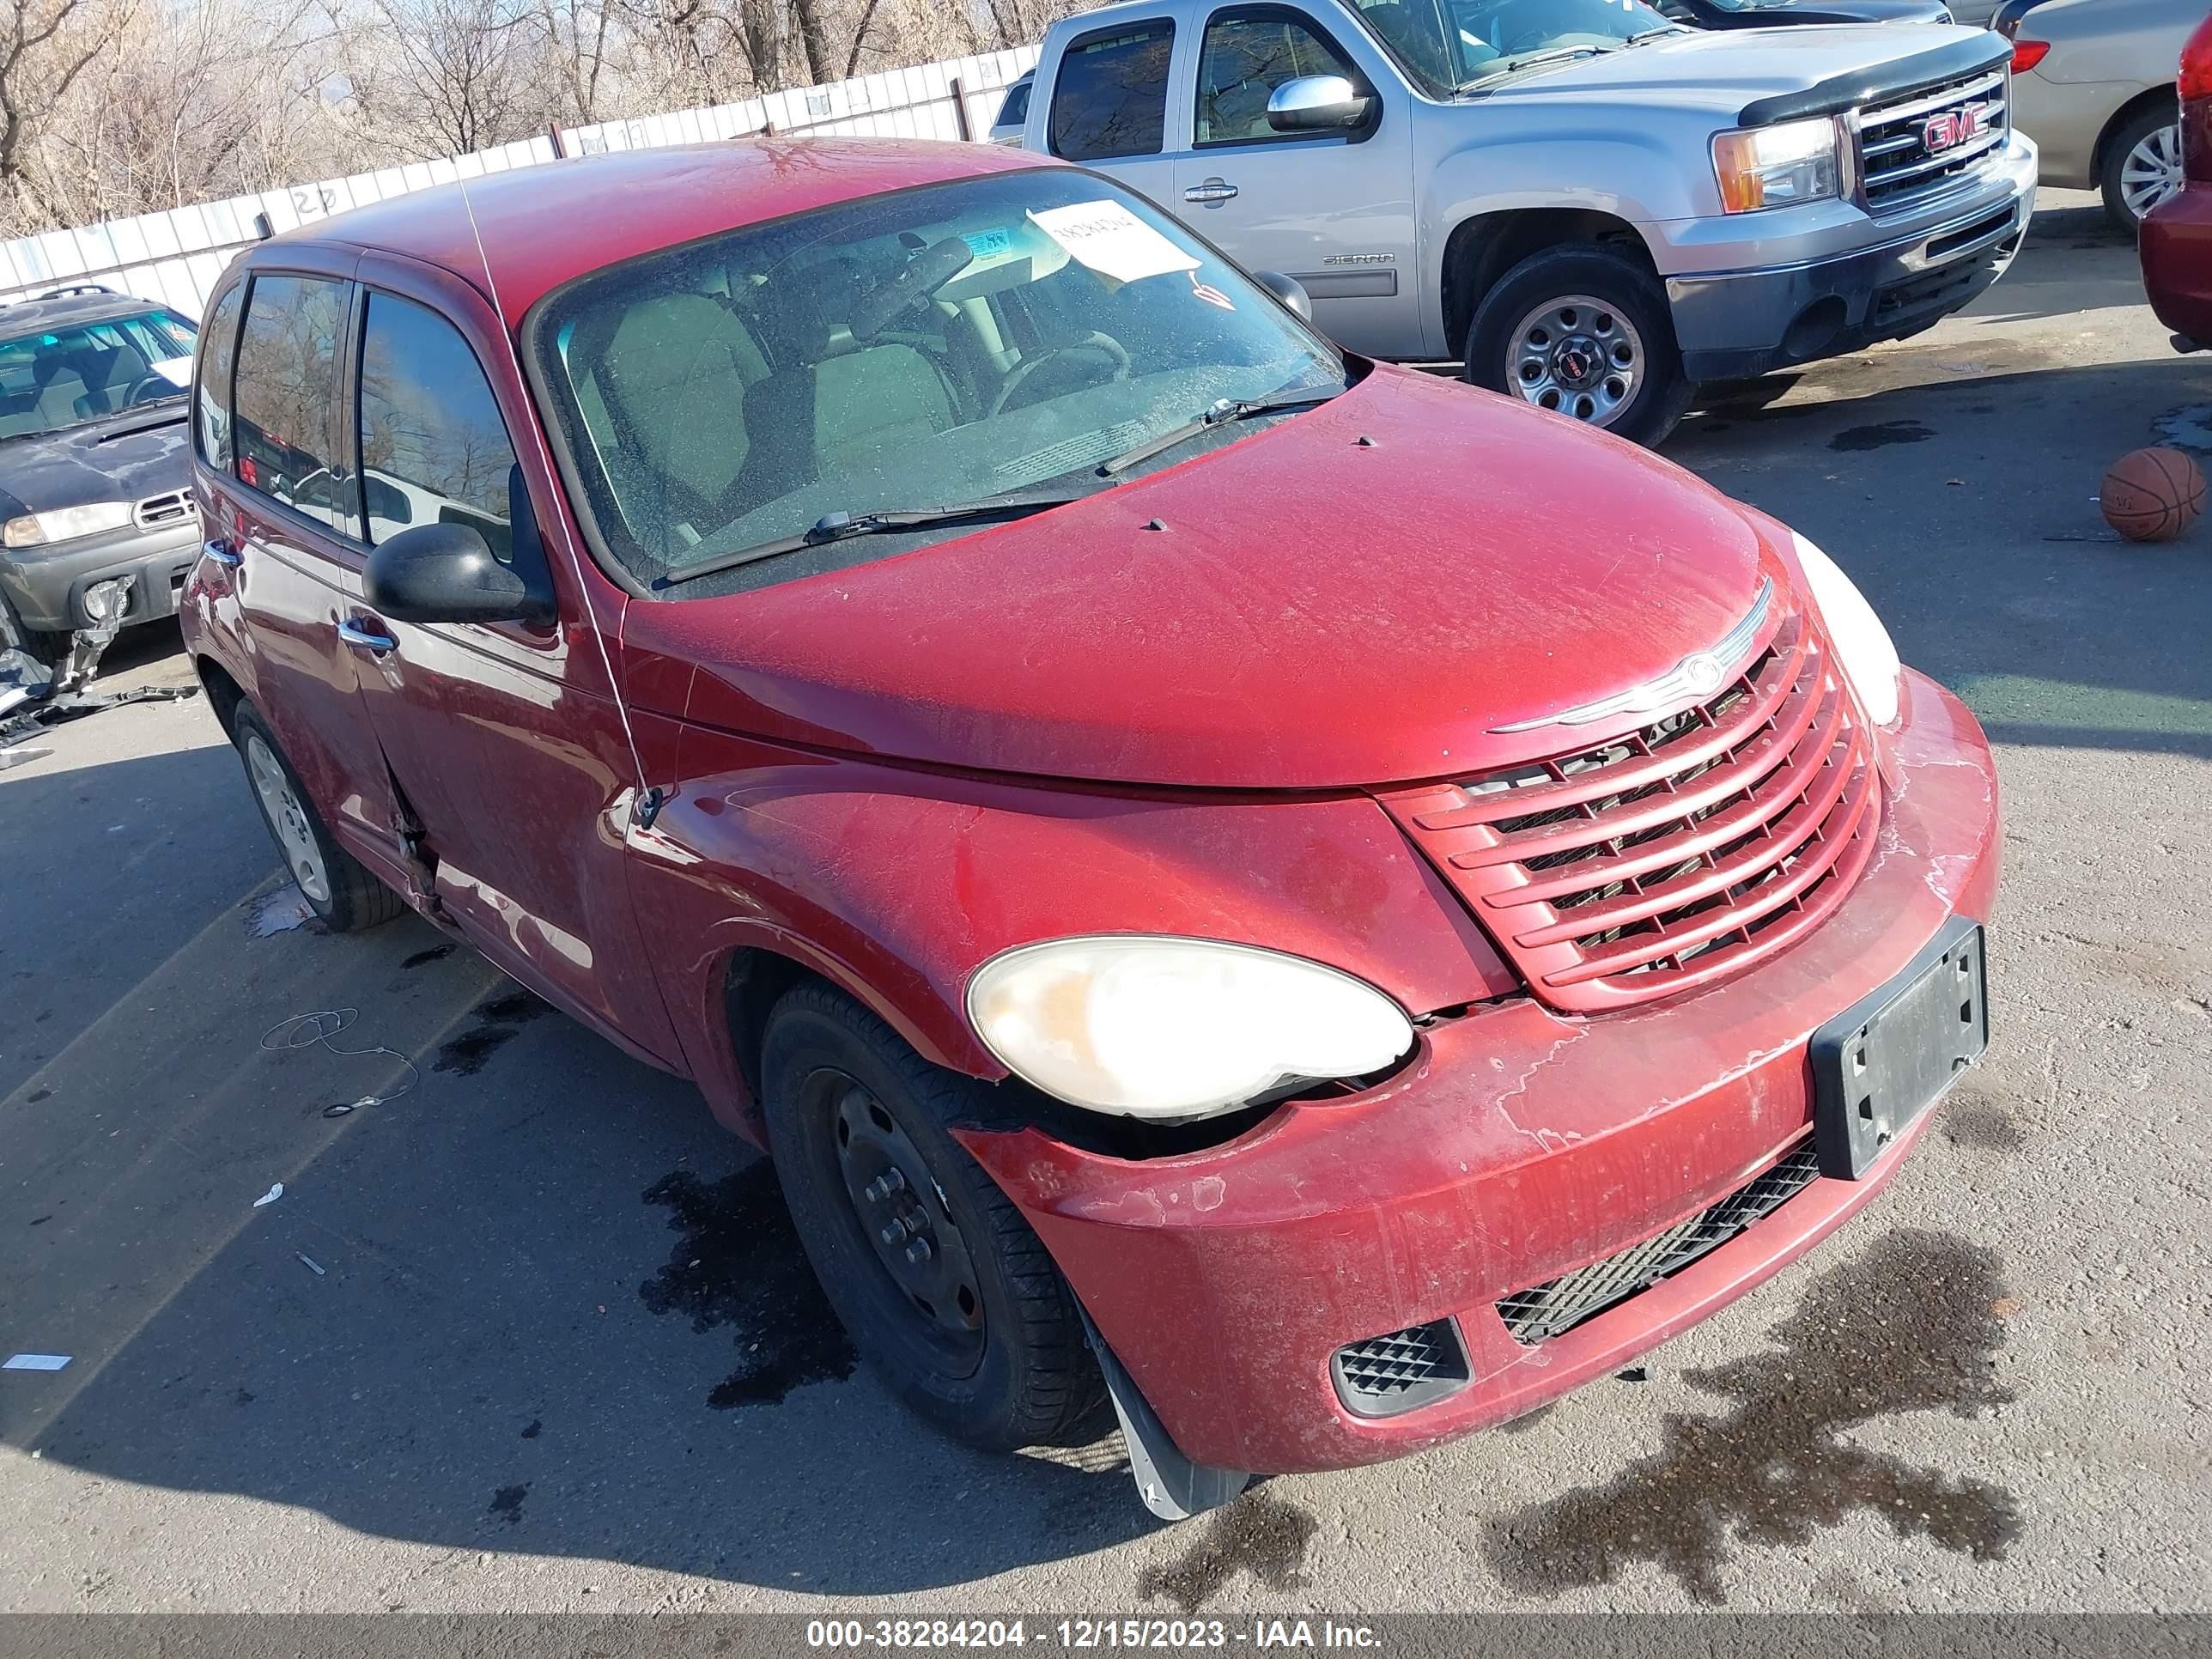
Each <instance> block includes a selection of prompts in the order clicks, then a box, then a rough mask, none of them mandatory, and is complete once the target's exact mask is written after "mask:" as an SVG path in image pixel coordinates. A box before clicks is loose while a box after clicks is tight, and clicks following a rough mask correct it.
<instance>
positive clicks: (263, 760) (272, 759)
mask: <svg viewBox="0 0 2212 1659" xmlns="http://www.w3.org/2000/svg"><path fill="white" fill-rule="evenodd" d="M246 775H247V776H248V777H250V778H251V779H252V781H253V793H255V794H256V795H257V796H258V797H259V798H260V801H261V810H262V811H263V813H264V814H265V815H266V816H267V817H268V819H269V827H270V829H273V830H275V831H276V844H277V846H278V847H279V848H282V849H283V854H284V866H285V868H286V869H287V870H288V871H289V872H290V873H291V876H292V878H293V879H294V880H295V881H296V882H298V883H299V884H300V890H301V892H303V893H305V894H306V895H307V896H308V897H309V898H311V899H313V900H314V901H315V902H318V903H320V904H328V903H329V902H331V878H330V872H328V871H327V870H325V868H324V867H323V854H322V849H321V848H319V847H318V846H316V845H315V832H314V830H313V828H312V827H311V826H310V825H309V824H308V823H307V813H306V811H304V810H302V809H301V805H300V798H299V797H298V796H297V795H295V793H293V792H292V781H291V779H289V778H288V777H287V776H285V775H284V768H283V765H282V764H281V763H279V762H278V760H277V758H276V756H275V755H274V754H272V753H271V752H270V748H269V745H268V744H265V743H264V742H263V741H262V740H261V734H260V733H259V732H247V733H246Z"/></svg>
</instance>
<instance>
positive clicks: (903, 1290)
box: [808, 1071, 984, 1376]
mask: <svg viewBox="0 0 2212 1659" xmlns="http://www.w3.org/2000/svg"><path fill="white" fill-rule="evenodd" d="M808 1091H809V1092H810V1093H813V1094H815V1095H816V1096H817V1099H819V1100H820V1101H821V1103H823V1106H826V1107H827V1108H828V1109H829V1111H830V1113H831V1114H832V1118H833V1124H834V1129H835V1133H836V1147H837V1167H838V1173H839V1174H840V1175H842V1176H843V1177H844V1182H845V1193H846V1196H847V1197H848V1199H849V1200H851V1201H852V1206H853V1213H854V1216H855V1217H856V1218H858V1220H859V1222H860V1231H861V1232H862V1234H863V1235H865V1236H866V1238H867V1241H868V1244H869V1248H870V1249H872V1250H874V1252H875V1255H876V1260H877V1261H878V1262H880V1263H881V1264H882V1265H883V1269H884V1273H887V1274H889V1275H890V1281H891V1283H892V1284H893V1285H896V1287H897V1289H898V1291H899V1294H900V1295H901V1296H902V1297H904V1298H905V1300H906V1302H907V1304H908V1305H909V1306H910V1307H912V1308H913V1310H914V1311H915V1314H916V1316H918V1318H917V1326H916V1334H918V1335H919V1336H920V1337H921V1340H922V1341H923V1342H924V1344H925V1345H926V1346H927V1347H928V1348H929V1350H930V1351H931V1352H932V1353H933V1354H934V1355H935V1356H936V1357H937V1358H938V1359H939V1363H940V1364H943V1365H944V1367H945V1370H947V1371H948V1372H949V1373H951V1374H955V1375H962V1376H964V1375H966V1374H968V1373H969V1372H971V1371H973V1370H975V1366H976V1364H977V1363H978V1362H979V1361H980V1360H981V1358H982V1353H983V1338H984V1332H983V1297H982V1291H981V1286H980V1285H979V1284H978V1282H977V1279H976V1274H975V1263H974V1261H971V1260H970V1259H969V1254H968V1245H967V1242H966V1241H965V1240H964V1239H963V1238H962V1237H961V1236H960V1229H959V1227H958V1225H957V1224H956V1223H955V1222H954V1221H953V1219H952V1217H951V1212H950V1211H949V1210H948V1208H947V1207H946V1204H945V1193H944V1191H943V1189H942V1188H939V1186H938V1184H937V1182H936V1180H935V1178H934V1177H933V1176H931V1174H930V1173H929V1165H928V1164H927V1163H925V1162H924V1161H923V1158H922V1155H921V1148H920V1147H918V1146H915V1144H914V1141H913V1139H911V1138H910V1137H909V1136H908V1134H907V1132H906V1131H905V1129H904V1128H902V1127H900V1125H899V1122H898V1120H897V1119H896V1118H894V1117H893V1116H892V1115H890V1111H889V1110H888V1109H885V1107H884V1103H882V1102H881V1101H879V1100H878V1099H877V1098H876V1097H875V1096H873V1095H872V1094H871V1093H869V1092H868V1091H867V1089H866V1086H865V1085H861V1084H860V1083H858V1082H856V1081H855V1080H854V1079H852V1078H850V1077H848V1076H846V1075H845V1074H844V1073H842V1072H830V1071H824V1072H817V1073H815V1074H814V1076H813V1077H812V1078H811V1079H809V1080H808Z"/></svg>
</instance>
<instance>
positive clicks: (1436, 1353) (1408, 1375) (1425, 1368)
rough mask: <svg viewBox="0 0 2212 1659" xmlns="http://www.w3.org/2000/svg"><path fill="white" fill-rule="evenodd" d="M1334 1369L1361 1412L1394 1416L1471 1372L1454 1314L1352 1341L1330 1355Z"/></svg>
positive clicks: (1347, 1399)
mask: <svg viewBox="0 0 2212 1659" xmlns="http://www.w3.org/2000/svg"><path fill="white" fill-rule="evenodd" d="M1329 1370H1330V1372H1331V1374H1332V1375H1333V1376H1334V1377H1335V1379H1336V1392H1337V1397H1338V1398H1340V1400H1342V1401H1344V1404H1345V1408H1346V1410H1348V1411H1350V1412H1352V1413H1353V1414H1355V1415H1356V1416H1359V1417H1395V1416H1397V1415H1398V1414H1399V1413H1401V1412H1409V1411H1412V1410H1413V1408H1414V1407H1417V1406H1425V1405H1427V1404H1428V1403H1429V1402H1430V1401H1433V1400H1440V1399H1442V1398H1443V1396H1444V1395H1448V1394H1449V1393H1451V1392H1452V1391H1453V1390H1454V1389H1457V1388H1459V1387H1460V1386H1461V1385H1462V1384H1463V1383H1466V1381H1467V1380H1468V1375H1469V1373H1468V1365H1467V1350H1466V1349H1465V1348H1464V1347H1462V1346H1461V1344H1460V1340H1459V1330H1458V1328H1457V1327H1455V1325H1453V1323H1452V1322H1451V1321H1450V1320H1449V1319H1439V1320H1437V1321H1435V1322H1432V1323H1430V1324H1426V1325H1414V1326H1412V1327H1410V1328H1407V1329H1406V1330H1402V1331H1391V1332H1389V1333H1388V1334H1385V1335H1383V1336H1370V1337H1369V1338H1368V1339H1367V1340H1365V1341H1364V1342H1353V1343H1350V1344H1347V1345H1346V1346H1344V1347H1341V1348H1339V1349H1338V1350H1337V1351H1336V1352H1335V1354H1334V1357H1333V1358H1331V1359H1330V1361H1329Z"/></svg>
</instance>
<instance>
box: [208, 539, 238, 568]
mask: <svg viewBox="0 0 2212 1659" xmlns="http://www.w3.org/2000/svg"><path fill="white" fill-rule="evenodd" d="M200 551H201V552H203V553H204V554H206V555H207V556H208V557H210V559H213V560H214V561H215V562H216V563H217V564H219V565H221V566H222V567H223V568H225V569H227V570H235V569H237V568H238V567H239V566H240V565H242V564H244V563H245V562H246V555H244V554H243V553H241V552H240V551H239V550H237V549H236V548H234V547H233V546H232V545H231V544H229V543H228V542H227V541H225V540H223V539H222V537H220V536H210V537H209V538H207V539H206V540H205V541H204V542H202V543H201V544H200Z"/></svg>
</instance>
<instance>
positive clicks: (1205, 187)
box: [1182, 179, 1237, 207]
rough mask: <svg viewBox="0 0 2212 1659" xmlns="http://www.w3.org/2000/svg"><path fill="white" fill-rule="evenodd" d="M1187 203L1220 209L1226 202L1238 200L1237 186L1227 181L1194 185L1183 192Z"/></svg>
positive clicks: (1210, 180)
mask: <svg viewBox="0 0 2212 1659" xmlns="http://www.w3.org/2000/svg"><path fill="white" fill-rule="evenodd" d="M1182 199H1183V200H1184V201H1186V202H1200V203H1203V204H1205V205H1206V206H1207V207H1218V206H1220V205H1221V204H1222V203H1224V202H1233V201H1235V200H1236V199H1237V186H1236V185H1232V184H1231V183H1230V182H1229V181H1228V180H1227V179H1207V180H1206V182H1205V183H1204V184H1200V185H1192V186H1191V187H1190V188H1189V189H1188V190H1187V191H1183V193H1182Z"/></svg>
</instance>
